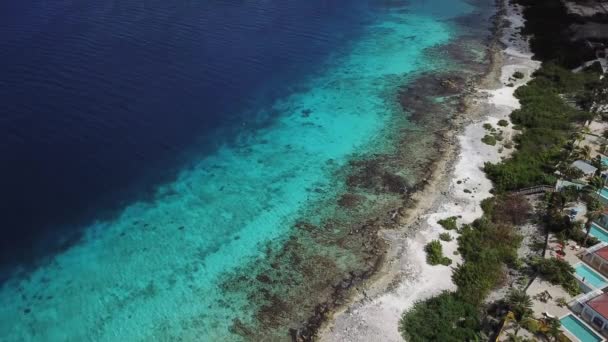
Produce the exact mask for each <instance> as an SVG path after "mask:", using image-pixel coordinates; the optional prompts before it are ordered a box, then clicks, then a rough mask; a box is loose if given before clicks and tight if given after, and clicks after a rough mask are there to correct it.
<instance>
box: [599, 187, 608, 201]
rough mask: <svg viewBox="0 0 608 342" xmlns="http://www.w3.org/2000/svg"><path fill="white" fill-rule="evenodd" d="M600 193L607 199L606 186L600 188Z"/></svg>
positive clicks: (607, 190)
mask: <svg viewBox="0 0 608 342" xmlns="http://www.w3.org/2000/svg"><path fill="white" fill-rule="evenodd" d="M600 195H601V196H602V197H604V198H605V199H608V188H602V190H600Z"/></svg>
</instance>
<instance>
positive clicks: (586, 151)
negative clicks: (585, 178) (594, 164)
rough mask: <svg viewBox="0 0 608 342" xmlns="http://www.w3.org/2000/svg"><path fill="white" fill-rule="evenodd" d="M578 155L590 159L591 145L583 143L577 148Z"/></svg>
mask: <svg viewBox="0 0 608 342" xmlns="http://www.w3.org/2000/svg"><path fill="white" fill-rule="evenodd" d="M578 155H579V157H580V158H581V159H583V160H589V159H591V147H589V145H585V146H583V147H581V148H580V149H579V150H578Z"/></svg>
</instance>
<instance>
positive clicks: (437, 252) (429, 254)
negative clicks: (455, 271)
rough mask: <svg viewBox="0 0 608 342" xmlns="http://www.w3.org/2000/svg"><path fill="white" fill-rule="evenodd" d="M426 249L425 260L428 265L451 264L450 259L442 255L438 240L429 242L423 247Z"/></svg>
mask: <svg viewBox="0 0 608 342" xmlns="http://www.w3.org/2000/svg"><path fill="white" fill-rule="evenodd" d="M424 250H425V251H426V262H427V263H428V264H429V265H444V266H448V265H450V264H452V259H450V258H448V257H444V256H443V248H442V247H441V242H440V241H439V240H433V241H431V242H429V243H428V244H427V245H426V246H425V247H424Z"/></svg>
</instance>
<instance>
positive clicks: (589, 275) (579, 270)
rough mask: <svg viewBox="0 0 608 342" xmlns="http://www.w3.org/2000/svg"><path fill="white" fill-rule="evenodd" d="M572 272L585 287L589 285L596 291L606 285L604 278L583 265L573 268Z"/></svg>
mask: <svg viewBox="0 0 608 342" xmlns="http://www.w3.org/2000/svg"><path fill="white" fill-rule="evenodd" d="M574 270H575V272H576V275H577V276H578V278H579V279H580V280H582V281H583V283H585V284H586V285H589V284H590V285H591V286H593V287H595V288H596V289H601V288H603V287H604V286H606V285H607V284H608V282H607V281H606V279H605V278H604V277H602V276H601V275H600V274H599V273H597V272H596V271H594V270H593V269H592V268H591V267H589V266H587V265H585V264H583V263H579V264H577V265H576V266H574Z"/></svg>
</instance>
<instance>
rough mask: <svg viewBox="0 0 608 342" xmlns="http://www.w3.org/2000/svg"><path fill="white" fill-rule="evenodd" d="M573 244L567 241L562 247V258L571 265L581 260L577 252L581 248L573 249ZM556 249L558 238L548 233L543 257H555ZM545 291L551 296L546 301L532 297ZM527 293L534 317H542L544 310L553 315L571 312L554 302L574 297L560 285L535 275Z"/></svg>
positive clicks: (574, 244) (559, 315) (557, 248)
mask: <svg viewBox="0 0 608 342" xmlns="http://www.w3.org/2000/svg"><path fill="white" fill-rule="evenodd" d="M574 246H576V243H575V242H574V241H567V242H566V246H565V248H564V253H565V255H564V256H563V259H564V260H565V261H567V262H568V263H569V264H570V265H572V266H573V267H574V265H576V264H578V263H579V262H581V259H580V258H579V257H578V255H577V254H578V253H580V251H582V249H573V248H572V247H574ZM558 250H561V248H560V247H559V242H558V240H557V239H556V238H555V236H553V234H549V243H548V245H547V250H546V251H545V258H554V257H556V256H557V251H558ZM545 291H547V292H548V293H549V295H550V296H551V299H549V300H547V302H546V303H544V302H542V301H540V300H539V299H535V298H534V297H535V296H536V295H538V294H540V293H543V292H545ZM527 293H528V295H530V297H532V310H533V311H534V316H535V317H543V316H544V313H545V312H546V313H549V314H550V315H552V316H555V317H562V316H565V315H567V314H569V313H571V311H570V309H568V307H567V306H563V307H560V306H559V305H557V303H556V302H555V300H556V299H557V298H564V299H565V300H566V302H570V301H572V300H573V299H574V297H572V296H570V294H568V292H566V290H564V289H563V288H562V287H561V286H560V285H553V284H551V283H549V282H548V281H545V280H543V279H541V278H540V277H536V279H534V281H533V282H532V284H530V287H529V288H528V290H527Z"/></svg>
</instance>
